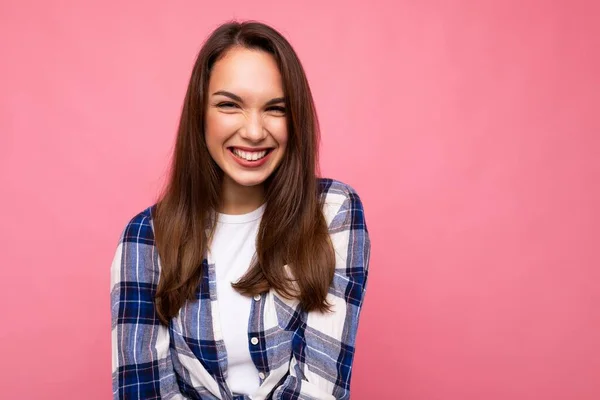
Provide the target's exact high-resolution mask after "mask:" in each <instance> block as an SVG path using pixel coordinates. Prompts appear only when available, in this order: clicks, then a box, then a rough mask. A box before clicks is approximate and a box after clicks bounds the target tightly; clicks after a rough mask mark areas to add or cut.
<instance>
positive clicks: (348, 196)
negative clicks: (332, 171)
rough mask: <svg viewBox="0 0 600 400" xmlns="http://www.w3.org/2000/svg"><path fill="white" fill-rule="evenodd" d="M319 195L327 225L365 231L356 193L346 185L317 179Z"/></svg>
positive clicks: (359, 199)
mask: <svg viewBox="0 0 600 400" xmlns="http://www.w3.org/2000/svg"><path fill="white" fill-rule="evenodd" d="M318 185H319V194H320V197H321V200H322V201H323V213H324V214H325V219H326V220H327V224H328V226H329V227H330V229H331V228H332V226H336V225H342V226H344V227H346V228H350V229H355V228H364V229H365V230H366V225H365V218H364V208H363V204H362V200H361V198H360V196H359V195H358V193H357V191H356V190H355V189H354V188H353V187H352V186H350V185H348V184H347V183H344V182H341V181H339V180H335V179H330V178H318Z"/></svg>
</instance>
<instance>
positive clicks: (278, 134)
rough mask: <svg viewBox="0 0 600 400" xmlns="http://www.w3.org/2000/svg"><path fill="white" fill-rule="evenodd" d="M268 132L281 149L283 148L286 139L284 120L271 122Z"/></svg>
mask: <svg viewBox="0 0 600 400" xmlns="http://www.w3.org/2000/svg"><path fill="white" fill-rule="evenodd" d="M269 131H270V132H271V135H272V136H273V138H274V139H275V140H276V141H277V143H278V144H279V145H280V146H281V147H285V145H286V143H287V139H288V132H287V123H286V120H285V119H284V118H281V119H277V120H275V121H272V123H271V124H270V126H269Z"/></svg>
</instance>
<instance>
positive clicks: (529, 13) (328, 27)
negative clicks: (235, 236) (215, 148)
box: [0, 0, 600, 400]
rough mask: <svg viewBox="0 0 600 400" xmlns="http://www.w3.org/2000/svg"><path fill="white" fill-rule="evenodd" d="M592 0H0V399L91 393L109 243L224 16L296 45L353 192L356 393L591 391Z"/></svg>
mask: <svg viewBox="0 0 600 400" xmlns="http://www.w3.org/2000/svg"><path fill="white" fill-rule="evenodd" d="M167 3H168V4H167ZM596 4H598V3H597V2H594V1H589V2H583V1H537V2H536V1H501V0H497V1H453V2H448V1H438V2H434V1H418V2H417V1H398V2H394V1H388V2H385V1H364V2H348V1H343V2H342V1H340V2H331V1H314V2H310V3H307V2H304V1H303V2H281V1H279V2H275V1H258V0H257V1H252V2H248V1H229V2H217V1H214V2H191V1H188V2H182V1H176V2H164V1H143V2H142V1H138V2H132V1H129V2H127V1H125V2H121V1H115V0H111V1H96V2H94V3H92V2H86V1H16V0H15V1H12V2H8V1H2V3H1V4H0V54H1V57H2V62H1V63H0V188H1V189H0V190H1V191H2V195H1V200H0V201H1V205H0V213H1V214H0V221H1V224H2V229H0V246H1V254H2V261H1V263H0V265H1V266H2V279H1V282H2V283H0V285H1V287H0V301H1V304H2V328H1V329H0V346H1V347H0V354H2V363H1V367H0V368H1V371H0V372H1V373H0V380H1V385H0V386H1V388H2V389H1V393H2V394H1V397H2V398H5V399H17V398H18V399H41V398H43V399H71V398H72V399H75V398H81V399H107V398H110V396H111V383H110V381H111V378H110V374H111V371H110V369H111V366H110V313H109V289H110V288H109V266H110V262H111V260H112V256H113V252H114V250H115V248H116V244H117V239H118V236H119V234H120V232H121V230H122V228H123V227H124V224H125V223H126V222H127V220H128V219H129V218H130V217H131V216H133V215H134V214H135V213H137V212H138V211H140V210H141V209H142V208H144V207H146V206H148V205H150V204H151V203H152V202H153V201H154V199H155V197H156V194H157V191H158V189H159V188H160V187H161V183H162V182H163V179H164V175H165V171H166V168H167V162H168V158H169V154H170V151H171V148H172V144H173V140H174V133H175V128H176V125H177V120H178V117H179V110H180V107H181V104H182V100H183V95H184V91H185V87H186V84H187V80H188V76H189V73H190V70H191V67H192V63H193V61H194V57H195V55H196V52H197V50H198V49H199V47H200V45H201V42H202V41H203V39H204V38H205V37H206V35H207V34H208V33H209V32H210V31H211V30H212V29H213V28H214V27H216V26H217V25H218V24H219V23H220V22H222V21H224V20H226V19H229V18H233V17H236V18H242V19H247V18H254V19H259V20H262V21H264V22H267V23H270V24H272V25H273V26H274V27H276V28H278V29H279V30H281V31H282V33H284V34H285V35H286V36H287V37H288V38H289V40H290V41H291V42H292V44H293V45H294V46H295V48H296V50H297V51H298V53H299V55H300V57H301V59H302V60H303V63H304V65H305V68H306V71H307V74H308V77H309V80H310V82H311V84H312V88H313V91H314V95H315V99H316V103H317V107H318V109H319V112H320V117H321V122H322V128H323V129H322V130H323V146H322V149H323V154H322V169H323V172H324V174H325V175H326V176H329V177H335V178H337V179H340V180H343V181H346V182H348V183H350V184H351V185H353V186H354V187H355V188H356V189H357V190H358V191H359V193H360V194H361V196H362V198H363V200H364V204H365V208H366V211H367V219H368V223H369V228H370V231H371V237H372V242H373V252H372V260H371V261H372V262H371V278H370V283H369V291H368V295H367V299H366V304H365V308H364V313H363V317H362V321H361V328H360V332H359V339H358V345H357V355H356V359H355V360H356V363H355V369H354V378H353V392H354V396H353V398H354V399H358V400H360V399H367V400H369V399H382V398H385V399H411V400H432V399H434V400H435V399H440V400H454V399H456V400H458V399H461V400H466V399H492V400H495V399H516V400H521V399H546V400H548V399H582V400H583V399H590V400H591V399H599V398H600V256H599V254H598V251H599V250H598V247H599V246H598V245H599V244H600V234H599V223H600V215H599V210H598V208H599V204H600V189H599V182H600V139H599V134H600V118H599V116H598V113H599V104H600V96H599V94H598V93H599V91H600V79H599V76H600V59H599V49H600V29H599V28H598V17H599V15H600V12H599V7H598V6H597V5H596Z"/></svg>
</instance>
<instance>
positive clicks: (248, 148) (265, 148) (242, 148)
mask: <svg viewBox="0 0 600 400" xmlns="http://www.w3.org/2000/svg"><path fill="white" fill-rule="evenodd" d="M230 148H232V149H238V150H241V151H265V150H271V149H272V147H243V146H231V147H230Z"/></svg>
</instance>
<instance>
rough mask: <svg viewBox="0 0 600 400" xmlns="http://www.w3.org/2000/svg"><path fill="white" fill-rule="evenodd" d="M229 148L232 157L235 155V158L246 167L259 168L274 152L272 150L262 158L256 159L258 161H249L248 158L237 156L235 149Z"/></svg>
mask: <svg viewBox="0 0 600 400" xmlns="http://www.w3.org/2000/svg"><path fill="white" fill-rule="evenodd" d="M227 150H229V153H230V154H231V157H233V159H234V160H235V161H236V162H237V163H238V164H240V165H241V166H242V167H246V168H257V167H260V166H261V165H263V164H264V163H266V162H267V160H268V159H269V157H271V154H273V150H270V151H269V152H268V153H267V155H266V156H264V157H263V158H261V159H260V160H256V161H248V160H244V159H243V158H240V157H238V156H236V155H235V154H234V153H233V151H232V150H231V149H227Z"/></svg>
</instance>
